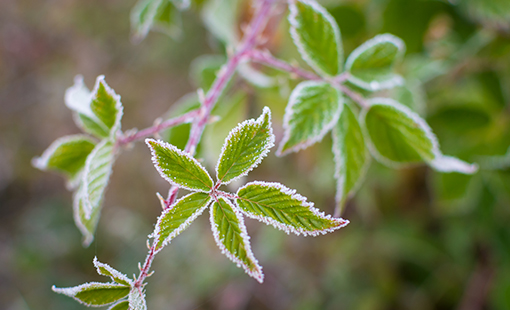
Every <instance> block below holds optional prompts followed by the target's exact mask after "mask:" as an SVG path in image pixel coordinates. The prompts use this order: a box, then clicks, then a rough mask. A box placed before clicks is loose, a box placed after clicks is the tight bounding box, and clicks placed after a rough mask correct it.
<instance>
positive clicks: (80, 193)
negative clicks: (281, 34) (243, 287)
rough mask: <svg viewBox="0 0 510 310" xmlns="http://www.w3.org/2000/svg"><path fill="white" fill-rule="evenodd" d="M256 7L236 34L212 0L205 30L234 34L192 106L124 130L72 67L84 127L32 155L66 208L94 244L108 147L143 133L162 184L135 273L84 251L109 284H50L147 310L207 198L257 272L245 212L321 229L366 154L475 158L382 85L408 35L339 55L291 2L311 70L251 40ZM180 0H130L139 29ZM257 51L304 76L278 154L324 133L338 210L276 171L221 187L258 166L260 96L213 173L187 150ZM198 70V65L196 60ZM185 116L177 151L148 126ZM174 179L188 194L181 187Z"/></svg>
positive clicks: (263, 140) (313, 19) (157, 25)
mask: <svg viewBox="0 0 510 310" xmlns="http://www.w3.org/2000/svg"><path fill="white" fill-rule="evenodd" d="M253 3H254V4H255V5H256V14H255V15H254V16H253V18H252V21H251V23H250V25H249V26H248V27H246V29H244V36H243V37H242V39H240V38H237V37H236V35H235V34H234V33H233V32H231V31H230V30H229V29H228V28H225V27H222V25H218V23H221V22H222V21H220V20H218V17H215V13H217V12H219V11H221V10H224V9H226V7H225V6H227V5H228V4H226V2H225V1H212V2H211V4H210V6H209V7H208V10H207V11H206V14H204V15H205V16H204V18H205V20H206V23H207V24H209V25H210V27H211V31H212V32H214V33H215V35H217V36H218V37H220V38H221V39H222V40H224V41H226V42H228V44H230V45H232V49H231V50H232V52H231V53H229V56H228V59H227V60H226V63H225V64H224V65H222V66H221V68H219V70H218V71H217V72H216V70H215V69H213V68H214V65H213V66H211V67H210V68H207V69H209V70H212V71H213V75H214V79H213V82H212V83H210V84H209V85H207V87H204V88H207V89H204V90H202V89H199V90H198V102H199V106H198V107H195V108H193V109H190V110H189V111H187V112H185V113H183V114H182V115H179V116H176V117H173V118H169V119H167V120H164V121H162V122H159V123H156V124H155V125H154V126H152V127H149V128H147V129H144V130H140V131H137V130H129V131H125V132H122V131H121V120H122V115H123V106H122V103H121V99H120V96H119V95H117V94H116V93H115V91H114V90H113V89H112V88H111V87H109V86H108V85H107V84H106V82H105V78H104V77H103V76H99V77H98V78H97V80H96V83H95V85H94V88H93V89H92V91H89V89H88V88H87V87H86V86H85V85H84V82H83V78H82V77H81V76H77V77H76V79H75V81H74V85H73V86H72V87H70V88H69V89H68V90H67V91H66V94H65V103H66V106H67V107H68V108H70V109H71V110H72V111H73V112H74V120H75V122H76V124H77V125H78V126H79V127H80V128H81V129H82V130H83V131H84V133H85V134H79V135H72V136H66V137H62V138H59V139H57V140H56V141H55V142H54V143H53V144H52V145H51V146H50V147H49V148H48V149H47V150H46V151H45V152H44V153H43V155H42V156H41V157H39V158H36V159H34V161H33V165H34V166H35V167H37V168H39V169H41V170H55V171H58V172H61V173H63V174H64V175H65V176H66V177H67V178H68V180H69V181H68V187H69V189H71V190H73V191H74V204H73V205H74V220H75V222H76V226H77V227H78V228H79V230H80V231H81V233H82V234H83V236H84V239H83V243H84V245H85V246H88V245H90V243H91V242H92V241H93V238H94V232H95V229H96V226H97V224H98V221H99V220H100V214H101V209H102V207H103V203H102V201H103V197H104V194H105V190H106V187H107V185H108V182H109V179H110V175H111V173H112V167H113V165H114V162H115V159H116V158H117V156H119V155H120V153H121V151H122V150H123V147H125V146H126V145H129V144H131V143H133V142H135V141H140V140H145V142H146V144H147V146H148V147H149V149H150V151H151V154H152V161H153V163H154V166H155V167H156V169H157V171H158V172H159V174H160V175H161V177H162V178H164V179H165V180H167V181H168V182H169V183H170V185H171V188H170V190H169V194H168V197H167V198H166V199H165V198H163V197H162V196H161V195H160V194H158V197H159V199H160V201H161V205H162V208H163V211H162V213H161V215H160V216H159V217H158V219H157V222H156V225H155V228H154V231H153V232H152V234H150V235H149V241H148V244H149V252H148V255H147V257H146V260H145V262H144V263H143V264H142V265H141V266H140V274H139V275H138V276H137V277H134V278H133V279H130V278H128V277H127V276H126V275H124V274H123V273H121V272H120V271H117V270H116V269H114V268H112V267H111V266H109V265H107V264H104V263H101V262H99V261H98V260H97V258H94V261H93V262H94V266H95V267H96V268H97V271H98V273H99V274H100V275H103V276H108V277H110V278H111V280H112V282H110V283H98V282H93V283H86V284H82V285H79V286H75V287H71V288H56V287H54V288H53V290H54V291H55V292H57V293H62V294H65V295H68V296H70V297H73V298H74V299H76V300H78V301H79V302H81V303H83V304H84V305H87V306H106V305H111V306H110V308H109V309H111V310H114V309H115V310H119V309H136V310H141V309H146V302H145V292H144V289H145V285H146V280H147V278H148V277H149V276H150V274H151V270H150V268H151V265H152V262H153V260H154V257H155V255H156V254H157V253H159V251H161V250H162V249H163V248H164V247H165V246H167V245H169V244H170V242H171V241H172V240H173V238H175V237H177V235H179V234H180V233H181V232H182V231H183V230H184V229H186V228H187V227H188V226H189V225H190V224H191V222H192V221H194V220H195V219H196V218H197V217H198V216H199V215H201V214H202V213H203V212H204V211H205V210H206V209H208V208H209V212H210V222H211V229H212V234H213V236H214V239H215V241H216V243H217V245H218V247H219V248H220V250H221V252H222V253H223V254H225V255H226V256H227V257H228V258H229V259H230V260H232V261H233V262H235V263H236V264H237V266H238V267H242V268H243V269H244V270H245V272H246V273H247V274H248V275H250V276H251V277H253V278H255V279H256V280H257V281H259V282H262V281H263V279H264V275H263V273H262V267H261V266H260V265H259V263H258V261H257V259H256V258H255V256H254V254H253V253H252V250H251V246H250V237H249V236H248V232H247V230H246V227H245V225H244V217H245V216H246V217H248V218H253V219H257V220H259V221H261V222H263V223H266V224H270V225H272V226H274V227H275V228H277V229H280V230H283V231H285V232H286V233H291V232H292V233H294V234H297V235H300V234H302V235H304V236H317V235H319V234H326V233H329V232H333V231H335V230H338V229H340V228H342V227H345V226H346V225H347V224H348V223H349V221H348V220H346V219H342V218H340V215H341V214H342V211H343V207H344V206H345V203H346V201H347V200H348V199H349V198H350V197H352V196H353V195H354V194H355V193H356V191H357V189H358V188H359V187H360V185H361V183H362V182H363V180H364V178H365V174H366V172H367V169H368V166H369V164H370V158H371V157H373V158H374V159H375V160H377V161H378V162H380V163H382V164H384V165H386V166H388V167H393V168H399V167H405V166H409V165H416V164H420V163H426V164H427V165H429V166H430V167H431V168H432V169H435V170H437V171H441V172H458V173H463V174H473V173H475V172H476V171H477V169H478V167H477V165H476V164H468V163H466V162H464V161H461V160H459V159H457V158H455V157H451V156H447V155H444V154H443V153H442V152H441V149H440V147H439V142H438V140H437V138H436V136H435V135H434V133H433V132H432V129H431V128H430V126H429V125H428V124H427V122H426V121H425V120H424V119H423V118H422V117H421V116H420V115H419V114H418V113H417V112H416V111H415V110H414V109H415V107H412V106H409V104H407V105H406V104H404V103H401V102H398V101H397V100H396V98H390V97H380V95H379V94H380V93H386V94H388V93H389V94H393V93H391V92H388V90H393V89H394V88H397V87H403V86H405V85H407V84H406V82H407V81H406V79H405V78H404V77H403V76H401V75H398V74H397V73H396V72H395V66H396V65H397V64H398V62H399V61H401V59H402V58H403V56H404V53H405V45H404V42H403V41H402V40H401V39H399V38H398V37H395V36H393V35H391V34H381V35H377V36H375V37H374V38H372V39H370V40H368V41H366V42H365V43H363V44H361V45H360V46H359V47H357V48H356V49H355V50H354V51H353V52H352V53H351V54H350V55H349V56H348V57H347V59H346V60H345V61H344V51H343V47H342V38H341V31H340V29H339V27H338V25H337V23H336V22H335V20H334V19H333V17H332V16H331V15H330V14H329V13H328V11H327V10H326V9H325V8H324V7H322V6H321V5H320V4H318V3H317V2H316V1H314V0H289V1H288V2H287V5H288V9H289V18H288V20H289V23H290V36H291V38H292V41H293V42H294V44H295V45H296V47H297V50H298V52H299V54H300V55H301V57H302V59H303V60H304V62H305V63H306V64H307V65H308V66H309V67H310V68H312V69H313V71H310V70H308V69H305V68H302V67H299V66H296V65H293V64H290V63H288V62H285V61H283V60H280V59H278V58H276V57H274V56H273V55H271V53H270V52H269V51H267V50H265V49H261V48H260V46H261V45H262V44H263V43H264V42H265V40H267V38H265V37H264V29H265V26H266V24H267V23H268V20H269V18H270V17H271V16H272V15H273V14H274V12H275V11H276V7H279V8H280V9H281V7H282V6H283V5H284V3H283V2H278V1H275V0H263V1H254V2H253ZM189 5H190V3H189V1H185V0H180V1H179V0H140V1H139V3H138V4H137V5H136V6H135V8H134V9H133V11H132V16H131V21H132V24H133V31H134V38H135V40H138V41H140V40H142V39H143V38H144V37H145V36H146V35H147V34H148V32H149V30H151V29H152V30H157V31H162V32H165V33H167V34H170V35H176V33H178V32H179V28H178V20H179V18H180V17H179V13H178V12H179V10H184V9H186V8H187V7H188V6H189ZM253 63H258V64H261V65H265V66H267V67H271V68H274V69H277V70H280V71H284V72H288V73H289V74H291V75H292V76H293V77H295V78H298V79H301V80H302V81H301V82H300V83H299V84H298V85H297V86H296V87H295V88H294V89H293V90H292V92H291V94H290V96H289V99H288V104H287V106H286V109H285V115H284V119H283V138H282V140H281V141H280V143H279V146H278V148H277V151H276V154H277V155H278V156H285V155H287V154H289V153H292V152H297V151H299V150H302V149H305V148H307V147H309V146H311V145H313V144H315V143H317V142H320V141H321V140H322V139H323V138H324V137H325V136H326V135H327V134H328V133H330V132H331V135H332V141H333V147H332V148H333V149H332V152H333V155H334V161H335V169H334V177H335V178H336V180H337V186H336V191H337V192H336V208H335V214H334V217H332V216H330V215H325V214H324V213H323V212H321V211H320V210H319V209H317V208H315V207H314V205H313V203H311V202H308V201H307V199H306V198H305V197H303V196H301V195H299V194H297V192H296V190H293V189H289V188H287V187H286V186H284V185H282V184H280V183H274V182H265V181H254V182H249V183H247V184H245V185H243V186H241V187H239V189H238V190H237V192H236V193H230V192H227V191H224V190H220V188H221V186H223V185H228V184H230V183H232V182H234V181H236V180H240V179H241V178H242V177H243V176H246V175H247V174H248V173H249V172H250V171H252V170H253V169H254V168H256V167H257V165H259V164H260V163H261V161H262V159H263V158H264V157H265V156H266V155H267V154H268V153H269V151H270V149H271V148H272V147H273V146H274V141H275V137H274V135H273V129H272V123H271V111H270V108H268V107H264V109H263V112H262V114H261V115H260V116H259V117H258V118H257V119H250V120H246V121H244V122H242V123H240V124H238V125H237V127H235V128H234V129H232V130H231V131H230V134H229V135H228V136H227V137H226V139H225V142H224V144H223V148H222V150H221V154H220V156H219V159H218V160H217V164H216V169H215V179H216V181H214V180H213V178H212V177H211V175H210V174H209V172H208V171H207V170H206V168H205V167H204V166H203V165H202V164H201V163H200V161H199V160H197V159H196V158H195V155H196V151H197V147H198V145H199V142H200V140H201V137H202V133H203V132H204V129H205V128H206V126H207V124H208V123H210V122H212V121H214V117H212V111H213V108H214V107H215V105H216V104H217V103H218V102H219V104H220V105H221V98H222V94H223V93H224V90H225V89H226V88H227V86H228V84H229V81H230V80H231V78H232V76H233V75H234V74H235V73H236V72H239V73H240V75H241V76H242V77H244V78H246V79H247V80H248V81H250V82H252V83H259V84H260V83H262V84H263V82H264V81H265V79H269V77H267V76H265V75H264V74H263V73H262V72H260V71H257V70H256V69H255V68H254V67H251V66H250V65H251V64H253ZM204 71H205V70H204ZM181 124H191V126H190V133H189V138H188V140H187V143H186V145H185V147H184V149H183V150H181V149H179V148H178V147H177V146H174V145H172V144H170V143H168V142H166V141H163V140H156V139H151V138H149V137H151V136H154V135H156V134H157V133H159V132H162V131H164V130H167V129H169V128H171V127H175V126H178V125H181ZM179 189H184V190H187V191H190V192H191V193H189V194H187V195H185V196H183V197H181V198H179V199H177V197H178V191H179Z"/></svg>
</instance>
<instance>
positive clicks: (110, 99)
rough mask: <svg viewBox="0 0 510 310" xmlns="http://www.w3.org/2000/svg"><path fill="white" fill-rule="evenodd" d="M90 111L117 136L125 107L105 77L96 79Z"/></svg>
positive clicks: (101, 76)
mask: <svg viewBox="0 0 510 310" xmlns="http://www.w3.org/2000/svg"><path fill="white" fill-rule="evenodd" d="M90 109H91V110H92V112H93V113H94V115H95V116H96V117H97V118H98V119H99V120H100V121H101V122H102V123H103V124H104V125H106V127H107V128H108V129H109V132H110V135H115V134H116V131H117V130H119V129H120V120H121V119H122V113H123V107H122V103H121V102H120V96H119V95H117V94H116V93H115V91H114V90H113V89H111V88H110V86H108V84H106V82H105V81H104V75H100V76H98V77H97V79H96V85H95V86H94V89H93V90H92V102H91V103H90Z"/></svg>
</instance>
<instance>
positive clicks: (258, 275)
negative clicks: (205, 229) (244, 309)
mask: <svg viewBox="0 0 510 310" xmlns="http://www.w3.org/2000/svg"><path fill="white" fill-rule="evenodd" d="M220 200H221V201H223V202H225V203H226V204H227V205H228V206H229V207H230V208H231V209H232V210H233V212H234V214H235V216H236V218H237V222H238V224H239V229H240V231H241V233H240V235H239V237H240V238H241V239H242V240H243V243H244V250H245V251H246V258H247V259H248V260H250V261H251V262H252V263H253V264H254V269H253V270H251V269H250V268H249V266H248V265H246V263H245V262H243V261H242V260H241V259H240V258H239V257H237V256H236V255H235V254H234V253H231V252H230V251H229V250H228V249H227V248H226V246H225V244H224V243H223V241H224V239H222V238H221V237H220V230H219V227H218V224H217V223H216V222H215V220H214V215H215V213H214V204H213V206H212V207H211V209H210V218H209V219H210V221H211V230H212V232H213V236H214V240H215V241H216V244H217V245H218V247H219V248H220V250H221V253H223V254H224V255H225V256H227V257H228V258H229V259H230V260H231V261H233V262H234V263H236V264H237V266H238V267H242V268H243V269H244V271H245V272H246V273H247V274H248V275H249V276H251V277H253V278H255V279H256V280H257V281H258V282H260V283H262V282H264V274H263V273H262V267H261V266H260V265H259V263H258V261H257V259H256V258H255V256H254V255H253V252H252V251H251V245H250V236H248V232H247V231H246V226H245V225H244V219H243V216H242V214H241V212H240V211H239V210H238V209H237V208H236V207H235V206H234V205H233V204H232V203H231V202H230V201H229V200H228V199H223V198H219V200H216V202H215V204H219V205H220V202H219V201H220ZM220 207H221V205H220ZM234 236H236V235H235V233H234Z"/></svg>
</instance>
